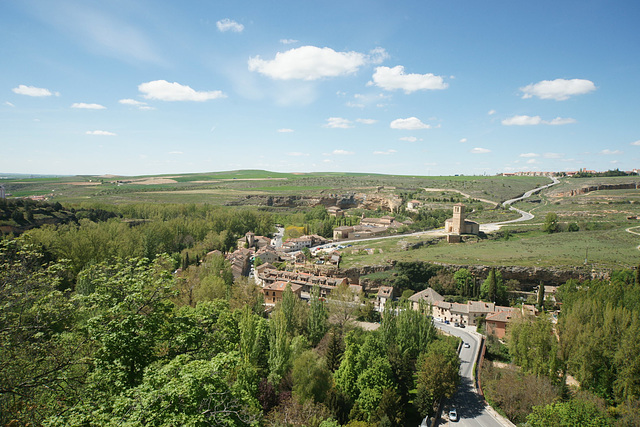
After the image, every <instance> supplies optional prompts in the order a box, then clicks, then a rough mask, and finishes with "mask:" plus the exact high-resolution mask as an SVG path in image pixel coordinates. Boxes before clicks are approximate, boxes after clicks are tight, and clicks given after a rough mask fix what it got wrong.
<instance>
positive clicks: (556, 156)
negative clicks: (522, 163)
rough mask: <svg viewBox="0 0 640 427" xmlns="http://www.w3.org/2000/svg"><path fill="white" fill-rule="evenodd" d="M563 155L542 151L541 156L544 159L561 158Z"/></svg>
mask: <svg viewBox="0 0 640 427" xmlns="http://www.w3.org/2000/svg"><path fill="white" fill-rule="evenodd" d="M563 156H564V154H562V153H544V154H543V155H542V157H544V158H545V159H561V158H562V157H563Z"/></svg>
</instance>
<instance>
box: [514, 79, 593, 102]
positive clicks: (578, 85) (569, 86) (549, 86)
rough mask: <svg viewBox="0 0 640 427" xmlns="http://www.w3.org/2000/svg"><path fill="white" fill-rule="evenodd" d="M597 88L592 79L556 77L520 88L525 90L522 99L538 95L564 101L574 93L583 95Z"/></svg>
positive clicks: (541, 97) (542, 97) (522, 90)
mask: <svg viewBox="0 0 640 427" xmlns="http://www.w3.org/2000/svg"><path fill="white" fill-rule="evenodd" d="M594 90H596V85H594V84H593V82H592V81H591V80H583V79H571V80H566V79H555V80H542V81H541V82H538V83H535V84H530V85H527V86H524V87H521V88H520V91H521V92H523V95H522V99H527V98H532V97H534V96H537V97H538V98H540V99H555V100H556V101H564V100H566V99H569V97H570V96H573V95H582V94H585V93H589V92H593V91H594Z"/></svg>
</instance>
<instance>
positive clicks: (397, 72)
mask: <svg viewBox="0 0 640 427" xmlns="http://www.w3.org/2000/svg"><path fill="white" fill-rule="evenodd" d="M373 84H375V85H376V86H378V87H381V88H382V89H384V90H389V91H391V90H396V89H401V90H404V92H405V93H407V94H408V93H411V92H415V91H417V90H437V89H446V88H447V87H449V85H448V84H447V83H445V82H444V80H443V79H442V77H440V76H436V75H433V74H431V73H429V74H405V73H404V67H403V66H402V65H397V66H395V67H393V68H389V67H378V68H376V71H375V73H374V74H373Z"/></svg>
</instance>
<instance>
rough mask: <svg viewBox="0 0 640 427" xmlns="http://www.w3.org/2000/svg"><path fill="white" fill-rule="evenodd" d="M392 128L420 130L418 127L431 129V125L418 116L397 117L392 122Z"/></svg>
mask: <svg viewBox="0 0 640 427" xmlns="http://www.w3.org/2000/svg"><path fill="white" fill-rule="evenodd" d="M390 126H391V129H403V130H418V129H430V128H431V125H426V124H424V123H422V122H421V121H420V120H419V119H418V118H416V117H409V118H408V119H396V120H394V121H392V122H391V125H390Z"/></svg>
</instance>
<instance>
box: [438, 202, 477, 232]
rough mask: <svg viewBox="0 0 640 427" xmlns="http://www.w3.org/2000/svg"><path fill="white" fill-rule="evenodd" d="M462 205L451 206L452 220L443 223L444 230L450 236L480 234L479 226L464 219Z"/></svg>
mask: <svg viewBox="0 0 640 427" xmlns="http://www.w3.org/2000/svg"><path fill="white" fill-rule="evenodd" d="M465 216H466V215H465V211H464V205H463V204H462V203H456V204H455V205H453V218H449V219H448V220H446V221H445V222H444V229H445V231H446V232H447V233H450V234H458V235H460V234H480V224H478V223H477V222H474V221H468V220H466V219H465Z"/></svg>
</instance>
